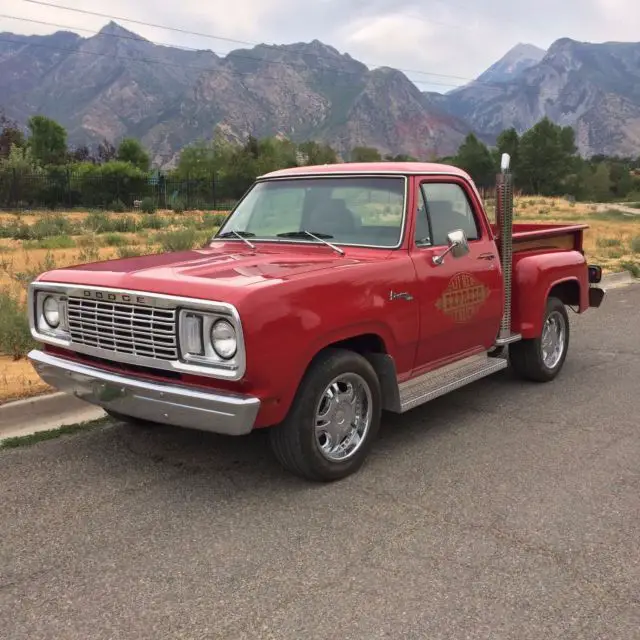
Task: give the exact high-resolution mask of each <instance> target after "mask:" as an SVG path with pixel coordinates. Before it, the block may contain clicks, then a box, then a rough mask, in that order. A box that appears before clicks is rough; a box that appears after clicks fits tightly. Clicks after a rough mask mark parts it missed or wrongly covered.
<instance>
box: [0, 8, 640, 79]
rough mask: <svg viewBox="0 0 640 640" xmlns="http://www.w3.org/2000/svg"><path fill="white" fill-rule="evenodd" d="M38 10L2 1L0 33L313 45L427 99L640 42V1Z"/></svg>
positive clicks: (217, 47) (216, 46) (223, 48)
mask: <svg viewBox="0 0 640 640" xmlns="http://www.w3.org/2000/svg"><path fill="white" fill-rule="evenodd" d="M44 2H45V4H47V5H57V6H43V5H42V4H35V3H33V2H29V1H28V0H3V1H2V3H1V4H2V7H1V8H0V32H2V31H9V32H13V33H22V34H47V33H52V32H54V31H56V30H61V29H66V30H71V31H76V32H77V33H79V34H80V35H82V36H85V37H88V36H91V35H92V34H94V33H95V32H97V31H99V30H100V28H101V27H103V26H104V25H105V24H106V23H107V22H108V21H109V18H105V17H99V16H93V15H87V14H84V13H78V12H74V11H68V10H64V9H62V8H60V7H70V8H75V9H82V10H85V11H93V12H97V13H102V14H108V15H109V16H113V17H116V18H119V19H116V20H115V21H116V22H118V23H119V24H121V25H122V26H123V27H125V28H127V29H130V30H131V31H134V32H136V33H138V34H140V35H142V36H144V37H145V38H147V39H149V40H151V41H153V42H156V43H162V44H168V45H175V46H183V47H192V48H202V49H211V50H212V51H215V52H216V53H219V54H225V53H227V52H228V51H231V50H233V49H236V48H239V47H246V46H247V45H246V44H240V43H239V42H234V41H243V42H246V43H258V42H266V43H269V44H285V43H292V42H308V41H311V40H313V39H318V40H321V41H322V42H324V43H325V44H329V45H331V46H333V47H335V48H336V49H338V50H339V51H340V52H342V53H349V54H350V55H351V56H352V57H354V58H356V59H357V60H360V61H362V62H364V63H365V64H367V65H368V66H370V67H372V68H373V67H376V66H389V67H395V68H398V69H402V70H404V71H406V72H407V75H408V76H409V77H410V78H411V79H412V80H413V81H414V82H415V83H416V84H417V85H418V87H419V88H420V89H421V90H423V91H439V92H445V91H448V90H450V89H452V88H454V87H455V86H458V85H461V84H465V83H466V82H467V81H468V80H470V79H472V78H475V77H477V76H478V75H480V73H482V72H483V71H484V70H485V69H487V68H488V67H489V66H490V65H491V64H493V63H494V62H495V61H496V60H498V59H499V58H501V57H502V56H503V55H504V54H505V53H506V52H507V51H508V50H509V49H510V48H511V47H513V46H515V45H516V44H518V43H520V42H524V43H530V44H534V45H536V46H538V47H541V48H543V49H546V48H548V47H549V46H550V45H551V44H552V43H553V41H555V40H557V39H558V38H563V37H569V38H573V39H575V40H581V41H586V42H606V41H627V42H637V41H639V40H640V2H638V0H536V1H535V2H533V1H532V0H475V1H474V0H451V1H449V0H306V1H304V0H179V1H176V0H44ZM16 18H21V20H18V19H16ZM124 18H128V19H129V20H136V21H140V22H144V23H152V24H154V25H162V26H170V27H174V28H178V29H181V30H182V31H186V32H197V33H199V34H202V35H194V34H193V33H183V32H176V31H170V30H167V29H163V28H158V27H152V26H147V25H142V24H135V23H132V22H128V21H127V20H124ZM36 21H39V22H36ZM41 23H53V24H55V25H58V26H57V27H56V26H51V24H41Z"/></svg>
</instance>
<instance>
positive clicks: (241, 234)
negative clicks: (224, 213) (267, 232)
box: [218, 229, 256, 251]
mask: <svg viewBox="0 0 640 640" xmlns="http://www.w3.org/2000/svg"><path fill="white" fill-rule="evenodd" d="M232 236H235V237H236V238H240V240H242V242H244V243H245V244H247V245H248V246H249V247H251V248H252V249H253V250H254V251H255V248H256V245H255V244H253V242H249V241H248V240H247V238H255V237H256V234H255V233H251V232H250V231H236V230H235V229H231V230H230V231H225V232H224V233H221V234H220V235H219V236H218V238H231V237H232Z"/></svg>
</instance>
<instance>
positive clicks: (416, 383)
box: [399, 353, 508, 413]
mask: <svg viewBox="0 0 640 640" xmlns="http://www.w3.org/2000/svg"><path fill="white" fill-rule="evenodd" d="M507 366H508V362H507V360H506V359H505V358H489V357H488V356H487V354H486V353H482V354H480V355H476V356H471V357H470V358H464V359H463V360H458V361H457V362H453V363H452V364H449V365H446V366H445V367H441V368H439V369H434V370H433V371H429V372H428V373H425V374H424V375H422V376H420V377H418V378H414V379H412V380H407V382H403V383H402V384H400V385H399V391H400V413H404V412H405V411H409V410H410V409H413V408H414V407H417V406H419V405H421V404H424V403H425V402H429V401H430V400H433V399H434V398H438V397H439V396H443V395H445V394H446V393H449V392H450V391H455V390H456V389H460V388H461V387H464V386H465V385H467V384H470V383H471V382H475V381H476V380H480V379H481V378H484V377H485V376H490V375H491V374H492V373H496V372H498V371H500V370H502V369H506V368H507Z"/></svg>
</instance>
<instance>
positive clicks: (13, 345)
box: [0, 290, 34, 360]
mask: <svg viewBox="0 0 640 640" xmlns="http://www.w3.org/2000/svg"><path fill="white" fill-rule="evenodd" d="M33 346H34V341H33V338H32V337H31V331H30V330H29V320H28V317H27V309H26V305H25V304H24V303H23V302H22V301H21V299H20V297H19V296H18V295H17V294H14V293H12V292H11V291H8V290H4V291H0V353H2V354H3V355H7V356H11V357H12V358H13V359H14V360H19V359H20V358H23V357H24V356H25V355H26V354H27V353H28V352H29V350H30V349H32V348H33Z"/></svg>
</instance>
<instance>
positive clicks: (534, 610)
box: [0, 286, 640, 640]
mask: <svg viewBox="0 0 640 640" xmlns="http://www.w3.org/2000/svg"><path fill="white" fill-rule="evenodd" d="M639 309H640V286H634V287H627V288H623V289H618V290H614V291H611V292H610V293H609V298H608V300H607V302H606V307H605V308H603V309H601V310H600V311H598V312H590V313H588V314H587V315H586V316H583V317H581V318H577V317H576V316H575V315H573V314H571V317H572V328H573V334H572V341H571V349H570V354H569V358H568V360H567V362H566V366H565V369H564V372H563V374H562V376H561V377H560V378H559V379H557V380H556V381H555V382H554V383H552V384H548V385H535V384H526V383H522V382H518V381H515V380H514V379H513V378H512V377H511V375H510V374H509V373H508V372H504V374H503V373H500V374H498V375H497V376H496V377H494V378H492V379H490V380H484V381H480V382H478V383H476V384H475V385H473V386H471V387H467V388H466V389H463V390H460V391H458V392H455V393H454V394H451V395H449V396H447V397H445V398H440V399H438V400H436V401H434V402H433V403H431V404H430V405H428V406H425V407H422V408H419V409H416V410H414V411H413V412H412V413H409V414H406V415H404V416H402V417H400V418H389V419H387V420H386V422H385V425H384V427H383V431H382V433H381V437H380V439H379V442H378V443H377V446H376V447H375V450H374V452H373V455H372V456H371V458H370V459H369V462H368V463H367V464H366V466H365V467H364V468H363V469H362V471H361V472H360V473H359V474H357V475H355V476H352V477H351V478H349V479H347V480H345V481H343V482H341V483H338V484H333V485H330V486H327V485H312V484H308V483H305V482H303V481H300V480H298V479H296V478H293V477H292V476H289V475H287V474H285V473H284V472H283V471H281V470H280V467H279V466H278V465H277V464H276V463H275V462H274V461H273V460H272V459H271V457H270V454H269V452H268V450H267V449H266V447H265V442H264V438H263V437H262V436H261V435H260V434H258V435H256V436H255V437H253V436H252V437H250V438H249V439H244V440H233V439H224V438H219V437H214V436H210V435H206V434H199V433H195V432H189V431H182V430H172V429H169V428H159V429H158V430H153V431H142V432H137V431H135V430H133V429H131V428H129V427H126V426H123V425H116V426H110V427H105V428H102V429H98V430H95V431H92V432H89V433H83V434H79V435H75V436H68V437H65V438H61V439H58V440H55V441H49V442H43V443H40V444H38V445H35V446H33V447H28V448H22V449H16V450H10V451H4V452H0V489H1V490H2V499H1V502H0V637H1V638H2V639H3V640H4V639H10V640H19V639H23V638H24V639H29V640H36V639H39V638H47V639H55V640H65V639H82V640H94V639H103V638H105V639H107V638H109V639H111V638H113V639H122V638H135V639H136V640H138V639H145V640H146V639H147V638H148V639H153V640H159V639H164V638H189V639H196V638H198V639H199V638H225V639H227V638H229V639H231V640H236V639H242V638H278V639H295V640H311V639H316V638H318V639H323V640H324V639H327V640H329V639H330V640H333V639H348V638H354V639H358V640H360V639H362V640H365V639H366V640H373V639H377V638H403V639H404V638H420V639H428V640H436V639H440V638H442V639H447V640H451V639H454V640H458V639H462V638H465V639H466V638H487V639H488V638H490V639H491V640H496V639H502V638H513V639H514V640H526V639H529V638H531V639H533V640H547V639H549V638H554V639H555V638H558V639H561V640H571V639H574V638H581V639H591V638H593V639H596V638H597V639H601V638H602V639H605V638H606V639H607V640H614V639H618V638H619V639H624V640H632V639H637V638H640V417H639V416H640V384H639V381H640V359H639V356H640V322H639V318H640V314H639Z"/></svg>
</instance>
